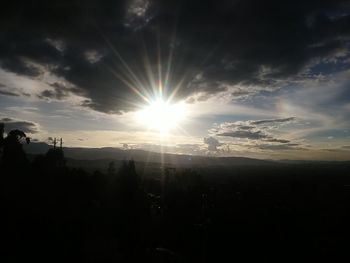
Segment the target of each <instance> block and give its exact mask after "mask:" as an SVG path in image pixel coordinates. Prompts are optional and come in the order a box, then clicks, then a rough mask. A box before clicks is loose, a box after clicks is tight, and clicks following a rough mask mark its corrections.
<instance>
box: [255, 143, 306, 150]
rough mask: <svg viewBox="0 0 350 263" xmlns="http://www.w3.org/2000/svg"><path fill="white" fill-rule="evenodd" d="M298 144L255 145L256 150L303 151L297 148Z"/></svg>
mask: <svg viewBox="0 0 350 263" xmlns="http://www.w3.org/2000/svg"><path fill="white" fill-rule="evenodd" d="M297 146H299V144H297V143H288V144H277V145H276V144H260V145H257V146H256V148H259V149H261V150H278V151H280V150H305V149H303V148H301V147H297Z"/></svg>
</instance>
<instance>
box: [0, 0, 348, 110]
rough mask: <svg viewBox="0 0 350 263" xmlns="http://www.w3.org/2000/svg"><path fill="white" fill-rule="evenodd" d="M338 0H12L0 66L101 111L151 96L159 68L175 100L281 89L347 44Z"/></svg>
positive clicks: (5, 15) (5, 10)
mask: <svg viewBox="0 0 350 263" xmlns="http://www.w3.org/2000/svg"><path fill="white" fill-rule="evenodd" d="M346 2H347V1H345V0H344V1H341V0H338V1H336V0H335V1H316V0H311V1H307V3H306V2H296V1H291V0H287V1H277V0H268V1H258V0H250V1H229V0H224V1H220V3H218V2H217V1H209V0H204V1H203V0H201V1H199V0H193V1H185V0H183V1H160V0H130V1H126V0H122V1H97V0H92V1H88V3H87V2H86V1H82V0H76V1H68V2H67V1H65V2H62V1H58V0H53V1H35V3H29V2H28V3H27V2H26V3H23V1H17V0H13V1H10V2H8V3H6V4H5V5H3V6H2V8H1V11H0V14H1V15H0V17H1V21H0V22H1V23H0V24H1V26H0V28H1V30H0V32H1V33H0V38H1V39H2V41H1V44H0V65H1V67H2V68H3V69H6V70H8V71H11V72H14V73H17V74H19V75H24V76H28V77H30V78H41V77H42V76H43V74H44V73H43V72H48V73H49V74H53V75H56V76H58V77H59V78H62V79H64V80H65V81H66V82H67V83H70V84H71V85H73V86H75V87H77V89H75V90H72V91H71V92H73V93H77V94H79V95H80V94H81V92H82V91H83V94H84V96H85V97H86V103H83V106H85V107H90V108H92V109H94V110H96V111H101V112H106V113H123V112H126V111H133V110H135V109H136V107H137V106H135V105H139V104H140V103H143V99H142V96H153V94H154V92H153V90H158V87H157V84H155V83H158V80H159V78H160V77H159V75H158V72H160V73H161V74H160V75H161V76H162V81H164V82H165V78H166V76H168V77H167V80H166V84H165V85H164V89H165V90H164V94H165V95H167V96H169V94H171V93H172V92H173V91H174V90H175V89H176V90H177V92H176V96H175V99H182V98H187V97H189V96H190V95H193V94H197V93H202V96H201V97H200V98H202V99H205V98H207V96H206V95H208V94H209V95H210V94H215V93H219V92H223V91H225V90H227V86H230V85H231V86H232V85H240V87H242V89H241V90H236V91H234V92H232V96H233V97H235V96H236V97H237V96H244V95H245V94H246V95H249V94H248V93H247V91H246V88H245V87H248V86H249V85H255V86H256V87H261V88H262V89H266V87H269V88H270V89H272V88H273V87H276V88H277V87H280V83H281V81H282V83H284V82H286V81H287V80H290V79H292V78H296V77H300V73H304V72H305V70H306V68H309V67H310V66H311V65H313V64H315V63H319V62H320V61H322V59H323V58H332V57H334V56H336V54H338V53H339V50H341V49H344V48H345V49H346V47H347V44H348V36H349V34H350V27H349V26H348V24H349V21H350V16H349V12H348V11H349V10H348V6H344V3H346ZM19 6H20V8H18V7H19ZM339 10H343V11H344V12H343V13H344V15H342V16H334V13H337V12H339ZM175 29H176V30H175ZM175 31H176V34H175ZM339 59H340V60H341V58H339ZM339 59H337V61H338V60H339ZM158 61H161V62H162V64H163V66H162V67H161V68H160V67H158ZM170 61H171V62H172V63H171V66H169V67H168V66H167V65H168V63H170ZM43 70H44V71H43ZM168 70H170V74H169V75H168V74H167V71H168ZM45 74H46V73H45ZM247 90H248V88H247ZM137 94H142V96H139V95H137ZM66 95H67V94H64V93H59V92H57V90H47V91H43V92H42V93H41V94H40V95H39V96H41V98H42V99H47V98H53V99H58V100H60V99H63V98H64V96H66Z"/></svg>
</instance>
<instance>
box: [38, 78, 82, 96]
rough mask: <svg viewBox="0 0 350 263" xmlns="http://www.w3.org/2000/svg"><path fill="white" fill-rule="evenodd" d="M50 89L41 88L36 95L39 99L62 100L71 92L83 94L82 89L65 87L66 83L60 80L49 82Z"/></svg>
mask: <svg viewBox="0 0 350 263" xmlns="http://www.w3.org/2000/svg"><path fill="white" fill-rule="evenodd" d="M49 86H51V87H52V89H47V90H43V91H42V92H40V94H38V95H37V97H38V98H40V99H55V100H63V99H66V98H67V97H69V96H70V94H71V93H76V94H78V95H83V94H84V93H83V91H82V90H81V89H79V88H75V87H67V86H66V84H64V83H60V82H54V83H52V84H49Z"/></svg>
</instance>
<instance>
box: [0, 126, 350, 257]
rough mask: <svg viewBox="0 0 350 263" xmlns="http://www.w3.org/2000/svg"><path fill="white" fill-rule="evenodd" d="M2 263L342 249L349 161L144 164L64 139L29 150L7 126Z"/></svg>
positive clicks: (334, 253)
mask: <svg viewBox="0 0 350 263" xmlns="http://www.w3.org/2000/svg"><path fill="white" fill-rule="evenodd" d="M0 143H1V144H0V146H1V158H2V159H1V188H2V189H1V212H2V213H1V214H2V216H1V233H2V234H1V239H2V241H3V242H2V244H3V245H2V251H3V252H2V253H1V258H2V260H1V261H2V262H18V261H23V260H28V259H34V260H35V261H36V262H44V261H45V262H63V261H75V262H140V261H141V262H222V261H226V260H229V261H236V260H237V261H240V260H254V259H259V260H279V261H294V260H297V259H305V260H306V259H307V260H313V261H314V260H321V259H328V260H334V259H335V258H338V257H339V258H340V257H341V256H343V255H344V256H346V253H347V251H348V250H347V248H348V247H347V244H348V242H349V241H348V234H349V230H350V229H349V226H350V224H349V219H350V218H349V213H348V212H349V205H350V200H349V197H350V187H349V185H350V178H349V171H350V170H349V163H346V162H345V163H324V164H312V163H305V164H303V163H302V164H281V163H280V164H279V163H274V164H268V165H266V166H262V165H260V166H255V167H254V166H249V165H243V166H238V167H227V166H225V167H223V168H217V167H216V168H215V169H211V168H210V167H208V170H207V173H205V175H201V174H200V173H199V172H198V171H197V170H196V169H195V168H193V169H192V168H189V167H177V168H174V167H171V166H169V167H166V166H162V167H160V168H159V170H160V171H161V173H160V175H159V174H152V173H143V174H142V176H141V175H140V174H139V173H138V172H137V166H138V165H140V166H142V165H143V164H142V163H137V162H135V161H133V160H124V161H110V162H109V164H108V166H107V167H106V168H105V169H104V170H102V171H98V170H96V171H94V172H87V171H86V170H84V167H82V168H77V167H75V168H72V167H70V166H69V160H68V161H67V160H66V158H65V156H64V149H63V148H62V141H61V143H60V146H57V143H56V139H55V143H54V144H53V145H52V146H50V148H49V150H48V151H47V153H46V154H43V155H35V156H28V155H27V154H26V153H25V151H24V150H23V145H22V144H25V143H31V142H30V140H29V138H27V136H26V134H25V133H24V132H22V131H20V130H12V131H10V132H8V133H7V135H6V136H5V134H4V124H1V137H0Z"/></svg>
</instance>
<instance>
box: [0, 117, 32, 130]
mask: <svg viewBox="0 0 350 263" xmlns="http://www.w3.org/2000/svg"><path fill="white" fill-rule="evenodd" d="M1 122H2V123H4V124H5V131H7V132H10V131H11V130H15V129H18V130H21V131H23V132H25V133H38V132H39V126H38V124H36V123H34V122H30V121H22V120H16V119H12V118H2V119H0V123H1Z"/></svg>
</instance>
